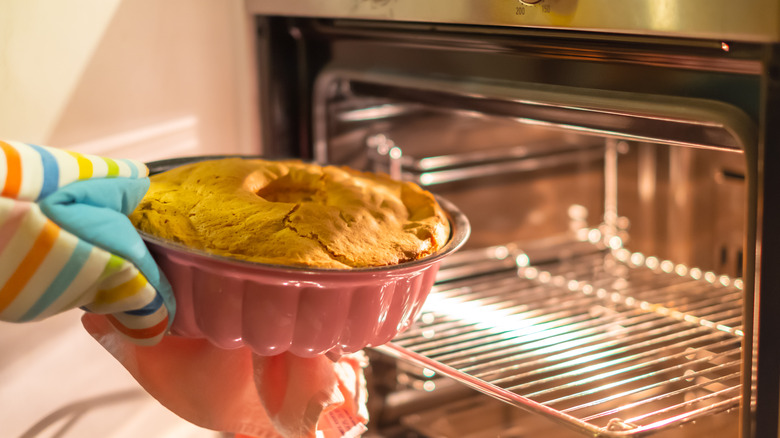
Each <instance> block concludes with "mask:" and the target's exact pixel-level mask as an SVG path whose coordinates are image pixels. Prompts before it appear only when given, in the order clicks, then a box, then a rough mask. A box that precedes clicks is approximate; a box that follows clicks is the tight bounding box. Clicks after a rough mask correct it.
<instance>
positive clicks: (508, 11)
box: [246, 0, 780, 42]
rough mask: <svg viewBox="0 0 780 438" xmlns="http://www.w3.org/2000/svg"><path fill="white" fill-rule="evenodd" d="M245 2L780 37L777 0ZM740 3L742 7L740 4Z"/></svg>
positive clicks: (275, 10)
mask: <svg viewBox="0 0 780 438" xmlns="http://www.w3.org/2000/svg"><path fill="white" fill-rule="evenodd" d="M749 3H750V4H749V6H748V5H747V4H746V5H744V6H742V5H736V4H735V2H734V1H733V0H664V1H658V0H632V1H619V0H426V1H424V2H421V1H419V0H328V1H322V0H246V6H247V10H248V12H249V13H250V14H256V15H277V16H299V17H317V18H333V19H338V18H343V19H359V20H380V21H399V22H401V21H403V22H412V23H430V24H467V25H479V26H514V27H529V28H553V29H559V30H565V29H570V30H577V31H593V32H600V33H615V34H623V35H651V36H675V37H685V38H703V39H710V40H718V41H750V42H780V2H778V1H776V0H753V1H751V2H749ZM738 6H739V7H738Z"/></svg>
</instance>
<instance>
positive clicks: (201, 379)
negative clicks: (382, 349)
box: [82, 314, 368, 438]
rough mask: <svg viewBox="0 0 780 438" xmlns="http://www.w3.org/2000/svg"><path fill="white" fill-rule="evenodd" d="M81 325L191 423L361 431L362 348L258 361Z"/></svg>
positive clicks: (333, 435)
mask: <svg viewBox="0 0 780 438" xmlns="http://www.w3.org/2000/svg"><path fill="white" fill-rule="evenodd" d="M82 323H83V324H84V327H85V328H86V329H87V331H88V332H89V333H90V334H92V336H93V337H94V338H95V339H96V340H97V341H98V342H99V343H100V344H101V345H103V347H104V348H105V349H106V350H108V351H109V352H110V353H111V354H112V355H113V356H114V357H115V358H116V359H117V360H118V361H119V362H120V363H122V365H124V367H125V368H126V369H127V370H128V371H129V372H130V374H132V376H133V377H134V378H135V379H136V381H138V382H139V383H140V384H141V386H143V388H144V389H145V390H146V391H147V392H148V393H149V394H151V395H152V396H153V397H154V398H156V399H157V400H158V401H159V402H160V403H161V404H162V405H163V406H165V407H166V408H168V409H169V410H171V411H172V412H174V413H175V414H177V415H179V416H180V417H182V418H184V419H185V420H187V421H189V422H191V423H193V424H196V425H198V426H201V427H205V428H207V429H212V430H217V431H222V432H229V433H234V434H241V435H240V436H244V435H246V436H252V437H264V438H315V437H316V438H337V437H338V438H355V437H358V436H360V435H361V434H362V433H363V432H365V431H366V426H365V423H366V422H367V421H368V411H367V409H366V399H367V392H366V382H365V379H364V376H363V368H364V367H365V365H366V364H367V358H366V356H365V354H364V353H363V352H362V351H360V352H357V353H354V354H349V355H345V356H342V357H340V358H339V359H338V360H335V361H334V360H331V359H329V358H328V357H326V356H324V355H321V356H317V357H312V358H301V357H298V356H295V355H293V354H292V353H283V354H280V355H277V356H270V357H265V356H257V355H255V354H253V353H252V351H251V350H250V349H249V348H248V347H241V348H236V349H230V350H224V349H220V348H218V347H216V346H214V345H213V344H211V343H210V342H209V341H208V340H206V339H195V338H184V337H178V336H165V337H164V338H163V339H162V341H161V342H160V343H159V344H157V345H154V346H147V347H142V346H138V345H136V344H134V343H132V342H129V341H127V340H126V339H124V338H122V337H121V336H120V335H118V334H117V333H116V331H114V330H112V329H111V327H110V325H109V324H108V323H107V321H106V320H105V319H103V318H100V317H99V316H98V315H94V314H85V315H84V316H83V317H82ZM238 436H239V435H237V437H238Z"/></svg>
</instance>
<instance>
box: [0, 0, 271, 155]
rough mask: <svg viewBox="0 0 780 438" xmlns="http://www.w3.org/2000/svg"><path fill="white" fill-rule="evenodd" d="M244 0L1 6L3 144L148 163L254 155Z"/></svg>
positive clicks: (90, 0) (18, 0)
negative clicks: (33, 145) (205, 156)
mask: <svg viewBox="0 0 780 438" xmlns="http://www.w3.org/2000/svg"><path fill="white" fill-rule="evenodd" d="M248 23H249V18H248V17H247V16H246V14H245V13H244V4H243V0H164V1H160V0H68V1H60V0H2V1H0V139H3V138H4V139H12V140H19V141H26V142H31V143H37V144H43V145H49V146H56V147H62V148H68V149H74V150H78V151H82V152H89V153H98V154H105V155H108V156H113V157H127V158H138V159H141V160H153V159H157V158H164V157H172V156H180V155H194V154H200V153H221V152H228V153H238V152H244V153H251V152H258V150H259V136H258V135H257V122H256V120H257V115H256V86H255V82H254V81H255V74H254V71H253V68H252V67H253V58H252V50H253V49H252V47H251V44H250V37H249V34H250V30H249V27H248Z"/></svg>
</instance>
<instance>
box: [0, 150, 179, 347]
mask: <svg viewBox="0 0 780 438" xmlns="http://www.w3.org/2000/svg"><path fill="white" fill-rule="evenodd" d="M147 175H148V169H147V168H146V166H145V165H144V164H143V163H140V162H137V161H133V160H113V159H110V158H103V157H98V156H93V155H85V154H79V153H74V152H66V151H63V150H58V149H54V148H48V147H43V146H36V145H30V144H25V143H19V142H10V141H0V195H1V196H0V320H3V321H11V322H23V321H32V320H39V319H43V318H46V317H48V316H51V315H54V314H56V313H60V312H63V311H65V310H69V309H73V308H77V307H80V308H83V309H85V310H87V311H90V312H94V313H102V314H107V315H108V319H109V321H111V323H112V324H113V325H114V326H115V327H116V328H117V330H118V331H119V332H120V333H123V334H124V335H126V336H128V337H129V338H130V339H131V340H133V342H136V343H138V344H142V345H152V344H156V343H157V342H159V340H160V339H161V338H162V336H163V335H164V334H165V332H166V331H167V329H168V326H169V322H170V320H169V312H168V309H167V308H166V307H165V305H164V304H163V300H162V298H161V297H160V295H159V293H158V292H157V291H156V290H155V288H154V287H153V286H152V285H151V284H150V283H149V282H148V281H147V279H146V277H144V275H143V274H142V273H141V272H140V271H139V270H138V269H137V268H136V267H135V265H133V264H132V263H131V262H129V261H127V260H125V259H122V258H120V257H118V256H116V255H114V254H111V253H110V252H108V251H106V250H105V249H103V248H99V247H97V246H94V245H92V244H91V243H88V242H86V241H84V240H82V239H80V238H79V237H78V236H76V235H74V234H72V233H70V232H68V231H67V230H64V229H62V228H60V227H59V226H58V225H57V224H55V223H54V222H53V221H52V220H51V219H49V218H48V217H46V215H45V214H44V213H43V212H42V211H41V209H40V208H39V206H38V204H37V203H36V201H38V200H41V199H43V198H44V197H46V196H47V195H49V194H51V193H53V192H55V191H57V190H58V189H59V188H61V187H63V186H65V185H67V184H70V183H72V182H75V181H78V180H83V179H88V178H144V177H146V176H147Z"/></svg>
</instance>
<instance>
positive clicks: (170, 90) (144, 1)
mask: <svg viewBox="0 0 780 438" xmlns="http://www.w3.org/2000/svg"><path fill="white" fill-rule="evenodd" d="M247 20H248V17H246V15H245V14H244V11H243V0H0V139H11V140H19V141H25V142H30V143H37V144H42V145H49V146H56V147H61V148H67V149H72V150H77V151H81V152H89V153H97V154H103V155H106V156H111V157H116V158H122V157H124V158H136V159H140V160H144V161H146V160H154V159H159V158H167V157H172V156H181V155H194V154H202V153H219V152H228V153H239V152H245V153H250V152H258V151H259V136H258V135H257V132H256V130H257V122H256V121H257V115H256V111H255V108H256V98H255V90H256V87H255V83H254V81H255V74H254V72H253V69H252V48H251V47H250V44H249V41H250V39H249V37H248V35H249V32H250V31H249V28H248V26H247V24H248V23H247ZM80 314H81V311H78V310H73V311H71V312H66V313H65V314H62V315H58V316H55V317H52V318H50V319H47V320H44V321H42V322H35V323H26V324H10V323H3V322H0V406H3V409H0V435H2V436H27V435H26V434H32V433H33V432H34V431H39V432H41V433H40V434H39V435H38V434H36V435H35V436H54V435H56V436H62V437H63V438H65V437H83V436H112V437H114V436H115V437H131V436H132V437H135V436H156V437H178V438H183V437H187V438H190V437H193V438H194V437H213V436H216V435H215V434H214V433H212V432H209V431H205V430H202V429H200V428H197V427H195V426H192V425H189V424H188V423H186V422H184V421H183V420H181V419H180V418H178V417H176V416H175V415H174V414H172V413H170V412H169V411H167V410H166V409H164V408H163V407H162V406H160V405H159V404H158V403H157V402H156V401H155V400H154V399H153V398H151V396H148V395H147V394H146V393H145V392H143V390H141V389H140V387H139V386H138V385H137V383H135V381H134V380H133V379H132V377H130V375H129V374H127V373H126V372H125V370H124V368H123V367H122V366H121V365H120V364H119V363H118V362H116V361H115V360H114V359H113V358H112V357H111V355H110V354H108V353H107V352H105V351H104V350H103V349H102V347H100V346H99V345H98V344H97V342H95V341H94V340H92V339H91V338H90V336H89V335H88V334H87V333H86V331H84V330H83V329H82V328H81V324H80V322H79V316H80ZM120 396H121V397H120ZM118 397H119V398H118ZM105 400H110V402H108V401H105ZM25 433H26V434H25ZM30 436H31V435H30Z"/></svg>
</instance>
